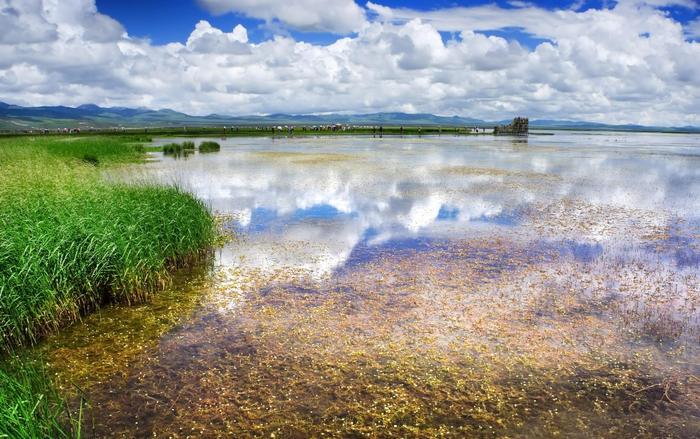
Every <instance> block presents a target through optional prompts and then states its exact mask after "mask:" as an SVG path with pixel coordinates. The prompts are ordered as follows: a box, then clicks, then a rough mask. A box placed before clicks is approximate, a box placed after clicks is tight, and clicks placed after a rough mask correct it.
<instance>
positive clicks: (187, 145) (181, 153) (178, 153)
mask: <svg viewBox="0 0 700 439" xmlns="http://www.w3.org/2000/svg"><path fill="white" fill-rule="evenodd" d="M193 152H194V142H191V141H185V142H182V143H168V144H166V145H163V154H165V155H169V156H173V157H175V158H180V157H187V156H188V155H190V154H192V153H193Z"/></svg>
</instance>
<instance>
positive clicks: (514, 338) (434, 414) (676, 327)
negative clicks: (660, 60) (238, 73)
mask: <svg viewBox="0 0 700 439" xmlns="http://www.w3.org/2000/svg"><path fill="white" fill-rule="evenodd" d="M171 141H173V139H158V140H156V142H154V143H156V144H163V143H169V142H171ZM198 141H199V140H197V141H196V142H198ZM219 143H221V144H222V150H221V152H219V153H212V154H194V155H191V156H189V157H187V158H181V159H174V158H170V157H163V156H162V155H160V154H155V155H154V158H155V159H156V160H154V161H152V162H150V163H148V164H147V165H144V166H142V167H140V168H138V169H132V170H130V171H129V172H128V173H127V174H126V175H121V176H119V177H118V178H126V179H129V180H135V181H138V180H142V179H148V180H153V179H155V180H157V181H162V182H167V183H171V182H174V183H176V184H178V185H181V186H182V187H184V188H186V189H188V190H190V191H192V192H194V193H195V194H196V195H197V196H198V197H200V198H202V199H204V200H206V201H207V202H208V203H209V204H210V205H211V207H212V209H213V210H214V211H215V212H217V213H218V214H220V215H221V216H222V217H223V218H225V220H224V227H225V228H227V229H228V230H230V231H232V232H234V233H235V239H233V240H232V241H231V242H230V243H228V244H227V245H225V246H224V247H223V248H221V249H218V250H217V251H216V254H215V255H214V256H213V257H212V260H211V261H209V262H208V264H204V265H203V266H202V267H200V268H198V269H196V270H194V272H188V273H180V274H179V275H178V276H177V278H176V281H175V282H174V285H173V287H172V288H171V289H170V290H168V291H167V292H165V293H164V294H162V295H159V296H158V297H156V298H155V299H154V301H153V303H149V304H145V305H141V306H139V307H135V308H124V307H111V308H107V309H104V310H102V311H100V312H99V313H98V314H95V315H93V316H90V317H88V318H86V319H85V321H84V322H83V323H81V324H78V325H75V326H73V327H72V328H69V330H67V331H65V332H63V333H61V334H59V335H57V336H54V337H52V338H50V339H49V340H48V341H47V342H46V343H45V344H44V345H43V346H42V347H41V350H42V352H44V353H45V355H46V358H47V361H48V362H49V364H50V366H51V367H52V369H53V370H54V371H55V373H56V374H57V377H58V379H59V381H60V382H61V383H62V384H63V386H64V387H65V389H66V391H67V392H70V390H69V389H75V388H79V389H80V393H81V394H82V395H83V396H84V397H85V398H87V400H88V402H89V406H88V411H87V413H88V417H89V419H90V422H89V424H90V426H89V430H90V433H89V434H92V435H95V436H134V435H136V436H152V435H154V434H155V435H157V436H166V437H167V436H173V437H187V436H197V437H200V436H210V437H217V436H222V435H223V436H227V435H231V434H233V435H238V436H241V435H243V436H246V435H265V436H270V435H271V434H277V435H278V437H279V436H282V437H308V436H377V435H379V436H391V435H394V436H402V437H406V436H419V437H434V436H436V435H445V436H457V437H461V436H465V435H480V436H504V435H505V436H522V435H535V436H551V435H555V434H567V435H573V436H582V437H583V436H585V437H589V436H610V437H619V436H620V435H622V436H630V435H641V436H659V435H670V436H693V435H697V434H700V413H699V412H698V403H700V401H699V395H700V378H699V377H698V375H699V374H700V350H699V349H698V348H699V347H700V279H699V278H698V274H699V273H700V239H699V237H700V196H698V195H697V194H698V193H700V137H699V136H697V135H695V136H692V135H667V134H620V133H576V132H569V133H564V132H556V133H555V134H554V135H531V136H530V137H529V138H528V139H513V138H506V137H491V136H478V137H477V136H475V137H453V136H438V137H422V138H418V137H406V138H400V137H385V138H372V137H319V138H275V139H272V138H246V139H243V138H234V139H222V140H219Z"/></svg>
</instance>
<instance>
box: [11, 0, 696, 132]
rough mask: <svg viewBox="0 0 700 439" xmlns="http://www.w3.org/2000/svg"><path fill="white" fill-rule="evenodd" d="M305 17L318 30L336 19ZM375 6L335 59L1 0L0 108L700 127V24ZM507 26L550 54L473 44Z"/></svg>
mask: <svg viewBox="0 0 700 439" xmlns="http://www.w3.org/2000/svg"><path fill="white" fill-rule="evenodd" d="M226 3H228V2H226ZM263 3H264V2H263ZM263 3H261V4H263ZM289 3H290V4H291V3H294V2H289ZM222 4H223V1H222ZM265 4H266V3H265ZM353 4H354V3H353ZM309 5H311V3H309V4H308V5H307V6H308V10H307V12H309V15H311V16H316V17H320V16H324V17H326V18H324V19H323V20H327V17H330V16H332V15H333V14H331V13H330V12H327V11H324V10H325V9H332V8H330V7H317V8H315V9H314V8H312V6H309ZM367 6H368V8H369V9H370V10H371V11H372V13H371V14H369V17H370V21H368V22H364V24H363V25H362V27H361V28H359V30H358V32H357V34H355V35H352V36H349V37H345V38H340V39H338V40H337V41H336V42H335V43H333V44H330V45H317V44H310V43H305V42H299V41H295V40H294V39H292V38H289V37H284V36H276V37H274V38H272V39H269V40H265V41H262V42H259V43H253V42H250V41H249V40H248V35H247V30H246V29H245V27H243V26H241V25H238V26H236V27H235V28H234V29H232V30H230V31H227V30H222V29H218V28H216V27H213V26H212V25H211V24H210V23H208V22H206V21H200V22H199V23H197V25H196V26H195V28H194V29H193V30H192V32H191V34H190V36H189V38H188V39H187V41H186V42H184V43H179V42H174V43H171V44H167V45H162V46H160V45H153V44H151V43H150V42H149V41H146V40H140V39H135V38H132V37H130V36H128V35H127V34H126V33H125V31H124V29H123V27H122V26H121V25H120V24H119V23H118V22H116V21H114V20H113V19H111V18H110V17H107V16H105V15H103V14H100V13H99V12H98V11H97V9H96V8H95V5H94V3H93V2H92V0H61V1H60V6H59V2H58V1H57V0H43V2H42V1H39V0H26V1H22V2H19V1H16V0H14V1H9V0H0V25H3V26H5V28H9V29H16V30H17V32H10V33H6V32H3V33H0V100H3V101H9V102H12V103H17V104H23V105H39V104H42V105H44V104H45V105H51V104H62V105H79V104H84V103H97V104H101V105H125V106H148V107H155V108H172V109H175V110H179V111H185V112H188V113H193V114H208V113H213V112H216V113H221V114H252V113H274V112H290V113H310V112H337V111H344V112H373V111H406V110H408V111H411V112H432V113H437V114H460V115H464V116H474V117H480V118H484V119H492V120H493V119H505V118H509V117H512V116H513V115H515V114H525V115H529V116H531V117H536V118H567V119H582V120H592V121H605V122H614V123H627V122H629V123H644V124H668V125H686V124H691V125H700V75H697V59H700V43H697V42H693V41H688V40H687V39H686V38H687V35H688V34H689V33H692V32H693V29H696V30H697V26H698V25H697V21H696V22H694V23H693V24H691V25H689V26H686V27H685V28H684V27H683V26H682V25H681V24H680V23H678V22H676V21H674V20H673V19H672V18H671V17H670V16H668V15H666V14H665V13H663V12H662V11H659V10H658V9H655V8H654V7H652V6H650V5H648V4H645V3H640V2H621V3H618V4H617V5H616V6H615V7H614V8H612V9H602V10H594V9H589V10H586V11H584V12H575V11H573V10H557V11H547V10H544V9H540V8H535V7H532V6H527V5H523V7H520V8H517V9H500V8H498V7H496V6H493V5H487V6H478V7H472V8H451V9H444V10H433V11H430V12H420V11H411V10H406V9H392V8H388V7H384V6H380V5H377V4H374V3H368V4H367ZM318 11H321V12H318ZM329 14H330V15H329ZM279 19H280V20H281V18H279ZM290 20H291V19H290ZM319 20H321V19H319ZM323 20H321V21H323ZM363 20H364V18H363ZM18 23H20V24H21V25H19V24H18ZM326 23H329V22H327V21H326ZM30 24H31V26H32V29H33V31H32V32H26V29H28V27H27V26H30ZM13 26H14V27H13ZM511 26H520V27H521V28H523V29H524V32H527V33H530V34H532V35H535V36H539V37H541V38H545V39H547V40H548V41H546V42H542V43H540V44H538V45H537V46H536V47H530V48H528V47H524V46H523V45H521V44H520V43H518V42H517V41H515V40H507V39H505V38H501V37H497V36H486V35H484V34H483V33H480V32H479V31H480V30H493V29H500V28H504V27H511ZM338 29H340V28H339V27H336V30H338ZM34 30H35V31H34ZM439 31H450V32H453V33H454V35H455V38H452V39H449V40H447V41H444V39H443V37H442V36H441V35H440V33H439Z"/></svg>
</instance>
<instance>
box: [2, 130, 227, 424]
mask: <svg viewBox="0 0 700 439" xmlns="http://www.w3.org/2000/svg"><path fill="white" fill-rule="evenodd" d="M133 140H134V139H131V138H126V137H125V138H114V137H113V138H83V139H71V138H66V139H60V138H42V139H34V138H8V139H2V141H1V142H0V230H1V231H2V232H1V233H0V351H5V352H8V353H9V352H10V351H11V350H12V349H13V347H15V346H18V345H21V344H26V343H33V342H35V341H37V340H38V339H39V338H40V337H41V336H42V335H44V334H46V333H48V332H51V331H53V330H55V329H57V328H58V327H60V326H61V325H64V324H66V323H70V322H73V321H75V320H77V319H78V318H79V317H80V315H81V314H83V313H85V312H86V311H89V310H92V309H95V308H97V307H98V306H100V305H101V304H103V303H105V302H125V303H130V302H133V301H139V300H142V299H144V298H145V297H146V296H147V295H148V294H149V293H150V292H152V291H154V290H156V289H158V288H161V287H162V286H163V285H164V284H165V283H166V282H167V280H168V278H169V274H168V270H169V269H170V268H172V267H173V266H177V265H180V264H182V263H185V262H187V261H189V260H191V258H193V257H195V256H196V255H197V254H198V253H199V252H201V251H202V249H204V248H206V247H207V246H208V245H209V244H210V243H211V242H213V240H214V238H215V227H214V222H213V219H212V215H211V213H210V212H209V210H208V209H207V207H206V206H205V205H204V204H203V203H202V202H200V201H198V200H196V199H195V198H193V197H192V196H191V195H189V194H187V193H185V192H184V191H182V190H181V189H179V188H177V187H166V186H158V185H146V184H141V185H127V184H121V183H110V182H107V181H105V180H104V178H103V176H102V175H101V170H102V169H105V168H109V167H114V166H116V165H120V164H126V163H133V162H138V161H142V160H143V147H141V146H140V145H138V144H134V143H130V142H131V141H133ZM3 368H5V367H4V366H0V370H2V369H3ZM5 369H6V370H7V372H2V373H3V375H4V376H3V379H2V380H0V395H2V397H3V398H6V399H9V400H7V401H3V404H2V406H1V408H0V424H3V425H4V424H6V423H8V422H9V423H10V424H8V425H13V423H19V424H21V423H24V425H25V426H26V428H34V427H36V428H39V427H40V426H41V425H43V424H45V423H48V424H47V425H52V423H53V422H54V421H51V418H52V416H53V415H54V414H56V413H57V412H56V411H51V410H50V409H49V408H46V409H42V410H24V408H23V407H24V406H23V405H22V404H25V402H26V401H28V399H27V398H25V396H23V393H22V392H28V393H31V394H32V395H35V396H36V395H37V394H36V393H35V392H34V390H33V389H34V387H33V386H34V384H33V383H34V381H32V380H30V379H29V378H27V375H26V373H27V371H26V370H23V368H22V367H19V368H12V370H13V371H14V372H13V371H10V370H9V369H7V368H5ZM18 371H19V372H18ZM45 385H47V386H48V385H49V384H45ZM13 398H14V402H13V401H12V399H13ZM37 398H38V397H37ZM37 403H38V404H48V402H47V401H46V399H41V400H39V399H37ZM37 407H43V406H41V405H37ZM47 407H48V406H47ZM15 416H18V417H19V418H18V419H17V420H16V422H15V421H12V419H13V417H15ZM30 417H31V419H29V418H30ZM41 428H44V427H41ZM47 428H48V427H47ZM28 431H29V430H28ZM0 436H1V434H0ZM37 436H51V434H47V435H37Z"/></svg>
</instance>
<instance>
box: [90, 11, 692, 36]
mask: <svg viewBox="0 0 700 439" xmlns="http://www.w3.org/2000/svg"><path fill="white" fill-rule="evenodd" d="M358 3H359V4H361V5H362V4H364V3H366V2H362V1H361V2H358ZM378 3H380V4H382V5H384V6H389V7H393V8H410V9H416V10H435V9H441V8H449V7H454V6H467V7H469V6H476V5H488V4H497V5H499V6H500V7H502V8H504V9H513V8H514V7H515V6H514V4H513V2H511V1H504V0H497V1H494V0H487V1H454V0H434V1H430V2H425V1H416V0H403V1H399V0H387V1H381V2H378ZM527 3H529V4H532V5H536V6H538V7H541V8H544V9H549V10H554V9H562V8H564V9H568V8H570V7H572V6H578V8H577V10H579V11H585V10H587V9H591V8H604V7H610V6H611V5H614V2H612V1H602V0H595V1H585V2H579V1H568V2H567V1H563V2H562V1H551V0H546V1H543V0H537V1H528V2H527ZM96 4H97V8H98V10H99V11H100V12H102V13H104V14H107V15H109V16H111V17H113V18H115V19H117V20H118V21H119V22H120V23H122V24H123V25H124V26H125V27H126V29H127V31H128V32H129V33H130V34H131V35H133V36H136V37H145V38H149V39H150V40H151V41H152V42H153V43H155V44H166V43H170V42H184V41H186V40H187V37H188V36H189V34H190V32H191V31H192V28H193V27H194V25H195V24H196V23H197V22H198V21H199V20H207V21H208V22H209V23H211V24H212V25H213V26H215V27H218V28H220V29H231V28H233V27H234V26H235V25H237V24H242V25H243V26H245V27H246V28H247V29H248V36H249V38H250V40H251V41H252V42H260V41H263V40H265V39H267V38H270V37H271V36H272V33H271V32H270V31H269V30H268V29H265V27H264V26H263V25H264V21H263V20H259V19H255V18H249V17H247V16H246V15H245V14H242V13H225V14H212V13H210V12H209V11H207V9H206V8H204V7H202V6H201V5H200V4H198V3H197V1H195V0H181V1H169V0H97V1H96ZM426 4H428V6H427V7H426ZM663 10H665V11H668V13H669V14H670V15H671V16H672V17H673V18H674V19H675V20H677V21H678V22H680V23H683V24H686V23H688V22H690V21H692V20H693V19H696V18H698V13H699V12H700V11H698V10H691V9H689V8H685V7H679V6H669V7H665V8H663ZM288 32H289V33H290V34H291V35H292V36H293V37H295V39H297V40H301V41H308V42H312V43H318V44H329V43H332V42H333V41H335V40H337V39H338V38H339V36H338V35H334V34H331V33H321V32H298V31H294V30H288ZM486 33H487V34H489V35H498V36H503V37H505V38H509V39H517V40H518V41H520V42H521V43H523V44H524V45H526V46H528V47H532V46H533V45H536V44H538V43H539V42H541V41H542V40H540V39H536V38H531V37H530V36H529V35H527V34H526V33H523V32H519V31H518V30H517V29H506V30H498V31H493V32H486ZM448 37H449V33H445V35H444V38H448Z"/></svg>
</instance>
